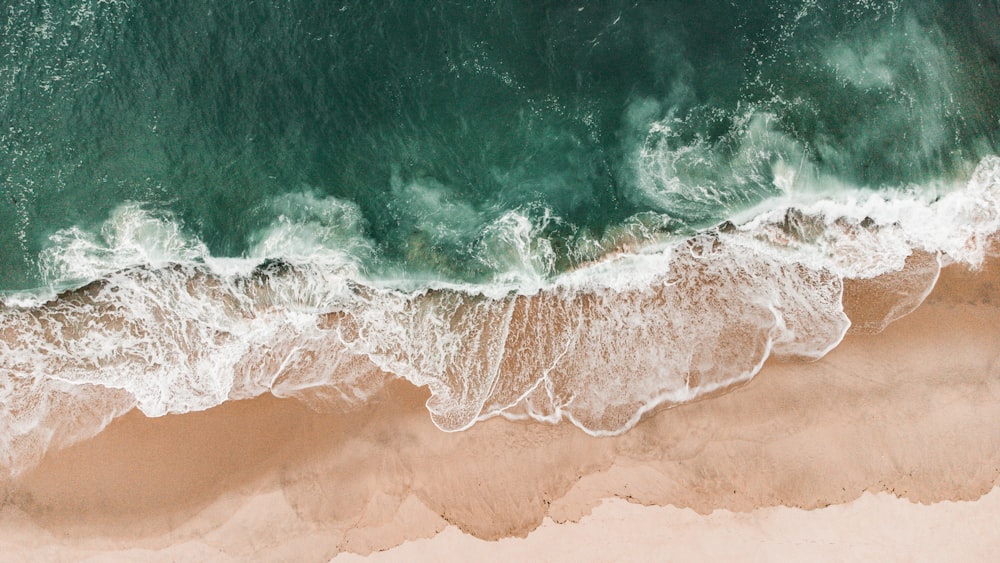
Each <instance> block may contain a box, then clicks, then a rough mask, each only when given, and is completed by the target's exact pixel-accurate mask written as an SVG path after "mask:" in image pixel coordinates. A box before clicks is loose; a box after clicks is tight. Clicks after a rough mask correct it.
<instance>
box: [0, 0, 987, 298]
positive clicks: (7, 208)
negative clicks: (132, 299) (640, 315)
mask: <svg viewBox="0 0 1000 563" xmlns="http://www.w3.org/2000/svg"><path fill="white" fill-rule="evenodd" d="M0 18H2V19H0V182H2V184H0V264H2V267H0V288H2V289H6V290H12V289H25V288H32V287H38V286H41V285H44V284H45V283H46V282H47V281H51V280H47V279H46V277H45V275H44V272H43V271H42V270H43V268H41V266H40V264H41V260H40V258H39V257H40V255H41V253H43V252H44V251H46V249H51V247H53V245H58V244H59V241H60V240H66V237H65V236H63V238H59V233H63V235H65V233H67V232H68V231H67V230H68V229H72V228H74V227H76V228H77V229H79V230H80V231H81V232H89V233H94V235H93V236H94V237H96V238H97V239H101V236H102V235H101V233H102V231H101V229H102V225H105V224H106V223H107V221H108V220H109V217H112V216H113V215H114V213H115V210H116V209H120V207H121V206H122V205H123V204H124V203H126V202H130V203H131V204H134V205H136V206H139V207H140V208H141V209H143V210H146V212H148V213H152V214H159V215H157V216H162V217H168V218H169V219H170V221H172V222H173V223H172V224H176V225H177V226H178V228H179V232H181V233H183V236H186V237H190V238H192V239H194V240H197V241H200V243H202V244H204V245H205V247H207V249H208V252H209V253H210V254H211V255H212V256H217V257H240V256H247V255H249V254H252V249H254V248H255V247H256V248H260V243H261V242H262V239H263V238H264V235H263V234H262V233H267V232H270V231H269V229H272V228H273V226H274V225H276V224H277V223H279V222H284V223H286V224H295V223H296V222H298V223H309V224H312V225H314V226H315V225H318V226H319V228H320V229H321V230H322V229H326V230H327V231H329V230H331V229H332V230H333V231H337V233H339V234H337V236H319V238H316V237H313V239H311V240H313V242H316V241H317V240H318V244H320V245H323V244H327V245H343V247H344V248H345V249H346V252H348V253H354V255H355V256H354V258H356V260H357V261H358V262H359V263H360V264H361V266H362V269H363V271H364V272H366V275H368V276H371V277H378V276H396V277H400V276H402V277H406V276H412V277H416V278H419V277H421V276H431V277H435V278H439V279H446V280H457V281H472V282H479V281H489V280H491V279H494V278H496V277H497V276H498V275H502V274H503V273H504V269H505V268H509V267H510V263H509V261H506V262H505V261H504V260H494V259H493V258H492V257H491V256H490V254H491V253H495V252H499V251H497V250H496V245H495V244H493V243H491V242H490V241H491V240H492V239H491V236H492V235H491V233H495V232H496V231H497V229H498V228H500V227H502V226H503V225H504V224H506V223H504V221H507V222H508V223H509V222H510V221H511V217H512V215H510V214H511V213H512V212H513V213H515V214H516V217H515V218H516V220H520V221H526V222H527V224H528V226H529V228H530V230H531V231H532V233H533V234H532V235H531V237H533V238H534V239H544V240H545V241H546V244H547V246H546V248H545V250H546V252H548V253H550V254H551V256H550V257H549V258H548V259H547V260H548V262H547V263H546V266H545V267H543V268H542V274H543V275H551V274H553V273H556V272H559V271H565V270H567V269H570V268H573V267H574V266H576V265H577V264H578V263H580V262H581V261H583V260H590V259H593V258H595V257H597V256H596V255H599V254H600V252H601V249H602V248H604V247H603V246H602V244H603V243H602V241H606V240H607V237H608V233H609V232H614V231H615V229H620V227H621V226H622V225H626V224H634V223H636V222H637V221H638V222H641V223H643V225H645V227H646V228H647V230H649V231H653V232H655V233H656V234H660V235H664V236H670V235H674V234H679V235H683V234H690V233H692V232H695V231H697V230H699V229H702V228H705V227H710V226H712V225H715V224H717V223H719V222H721V221H724V220H726V219H728V218H730V217H732V216H733V215H734V214H737V213H739V212H740V211H743V210H746V209H748V208H751V207H753V206H755V205H758V204H761V203H762V202H766V201H767V200H769V199H770V198H775V197H778V196H781V195H782V194H783V192H785V191H787V190H788V189H789V186H785V185H782V182H781V181H776V172H775V170H776V169H778V168H780V166H785V167H786V168H789V169H793V170H796V171H798V172H799V175H798V176H797V179H796V185H795V186H794V188H795V189H796V190H799V191H807V192H808V191H810V190H813V191H822V190H831V189H839V190H844V189H875V190H882V191H883V192H885V193H886V194H889V196H888V197H892V195H891V194H893V193H897V192H912V191H913V190H919V189H927V188H926V187H927V186H934V185H937V184H939V183H941V182H942V181H944V180H950V179H952V178H961V177H962V176H963V175H967V174H968V172H969V171H970V170H971V168H972V167H973V166H974V165H975V164H976V162H977V161H978V160H979V159H980V158H981V157H983V156H985V155H988V154H992V153H994V152H995V151H996V147H997V145H998V142H1000V133H998V131H1000V123H998V116H1000V95H998V94H997V92H998V91H1000V88H998V87H1000V65H998V62H997V61H998V56H1000V51H998V45H1000V42H998V39H997V34H998V32H997V29H1000V15H998V8H997V4H996V3H995V2H977V1H968V2H959V1H940V2H928V1H907V0H898V1H885V2H869V1H846V2H845V1H825V0H806V1H791V0H782V1H777V0H749V1H728V0H727V1H719V0H710V1H706V2H689V1H661V2H637V1H605V2H582V1H578V2H548V1H513V0H496V1H481V2H465V1H437V2H431V1H413V2H409V1H405V2H404V1H395V2H393V1H380V2H368V1H359V2H354V1H344V0H329V1H327V0H239V1H234V0H173V1H169V0H150V1H145V2H139V1H134V0H7V2H6V3H4V4H3V8H2V10H0ZM779 180H780V179H779ZM637 218H638V219H637ZM515 222H517V221H515ZM53 235H56V237H55V238H53ZM107 238H108V236H107V234H106V233H105V235H104V239H101V240H99V241H98V244H105V245H110V244H113V241H112V242H109V241H108V240H106V239H107ZM301 240H302V239H301V237H300V238H295V237H292V238H291V239H288V241H286V242H287V244H288V246H287V247H285V248H282V247H281V245H280V244H276V243H274V241H271V243H268V245H267V246H266V252H267V253H268V254H273V255H275V257H281V255H283V254H290V253H291V254H294V253H295V252H296V251H297V250H298V249H297V248H295V245H296V244H300V243H301ZM279 242H280V239H279ZM255 245H256V246H255ZM594 249H597V250H594ZM595 253H596V254H595ZM80 281H84V280H80Z"/></svg>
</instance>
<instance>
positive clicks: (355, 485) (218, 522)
mask: <svg viewBox="0 0 1000 563" xmlns="http://www.w3.org/2000/svg"><path fill="white" fill-rule="evenodd" d="M852 292H853V293H852ZM852 292H848V295H852V297H850V298H851V299H862V300H864V299H877V298H878V296H875V295H872V294H871V291H869V290H868V289H866V288H865V287H864V286H863V285H862V286H861V287H855V288H853V289H852ZM851 306H852V304H851V303H848V310H849V311H850V307H851ZM426 399H427V393H426V391H425V390H422V389H415V388H413V387H412V386H411V385H409V384H408V383H405V382H402V381H397V382H394V383H392V384H390V385H389V386H387V387H386V388H385V389H384V390H383V391H382V392H381V393H380V394H379V395H378V396H377V397H376V399H375V401H373V403H372V404H369V405H367V406H365V407H361V408H355V409H351V410H347V411H344V410H342V409H337V408H333V407H331V409H330V410H331V411H332V412H316V411H313V410H310V409H309V408H307V407H306V406H305V405H304V404H302V403H301V402H298V401H295V400H289V399H276V398H273V397H261V398H257V399H253V400H247V401H238V402H231V403H227V404H225V405H222V406H220V407H217V408H214V409H211V410H209V411H206V412H201V413H193V414H186V415H170V416H165V417H162V418H155V419H150V418H146V417H144V416H142V415H141V414H140V413H138V412H132V413H129V414H128V415H126V416H124V417H122V418H120V419H118V420H116V421H115V422H113V423H112V424H111V425H110V426H109V427H108V428H107V429H106V430H105V431H104V432H102V433H101V434H99V435H98V436H97V437H95V438H93V439H91V440H88V441H86V442H82V443H79V444H76V445H74V446H72V447H70V448H67V449H65V450H62V451H58V452H51V453H50V454H48V455H47V456H46V457H45V458H44V459H43V461H42V463H41V464H40V465H39V466H37V467H36V468H34V469H32V470H31V471H29V472H27V473H25V474H22V475H21V476H19V477H17V478H16V479H15V480H13V481H11V482H8V483H5V484H4V485H3V493H4V502H3V508H2V510H0V558H9V559H12V560H13V559H16V560H29V561H30V560H45V561H48V560H59V559H69V560H78V559H83V558H86V557H88V556H100V559H101V560H109V559H110V560H115V559H118V558H120V559H123V560H142V561H160V560H163V561H169V560H184V559H203V560H222V561H225V560H241V561H242V560H259V561H273V560H283V559H284V560H296V561H325V560H328V559H330V558H332V557H334V556H336V555H337V554H338V553H343V552H347V553H355V554H362V555H364V554H368V553H372V552H377V551H381V550H390V551H386V552H384V553H383V554H381V555H382V556H389V557H391V558H397V559H409V558H410V555H411V554H412V553H414V552H415V551H417V550H421V551H422V550H424V549H426V550H427V551H422V552H423V553H428V554H434V553H437V554H441V553H447V554H448V555H449V556H450V557H457V558H466V557H473V556H476V557H480V556H484V557H494V558H507V557H510V556H522V555H530V556H537V557H538V558H562V557H563V556H564V555H567V554H574V553H575V554H578V555H577V556H574V557H577V558H579V557H583V558H585V559H586V558H589V559H593V560H602V559H603V560H606V559H609V558H615V556H616V555H621V556H622V557H628V556H629V554H632V556H635V557H638V556H641V555H644V554H646V555H657V554H660V555H671V554H673V555H674V556H677V557H680V558H702V557H706V556H715V557H726V558H729V557H731V556H742V557H746V558H759V557H775V556H787V557H800V556H809V555H817V556H819V557H821V558H823V557H825V558H832V559H840V558H843V557H847V558H854V557H858V558H869V557H885V556H889V557H893V558H907V557H914V556H919V557H921V558H923V557H924V556H925V555H927V554H930V557H931V558H933V554H935V553H938V554H942V555H944V554H947V555H949V556H951V557H952V558H957V559H967V560H970V559H979V558H981V557H980V556H981V555H983V554H989V553H993V550H995V549H997V548H1000V533H998V532H992V531H991V528H995V526H989V525H988V523H989V522H995V521H996V519H997V517H1000V502H998V500H997V494H998V493H996V492H994V493H991V494H988V495H987V493H989V492H990V491H991V490H992V489H993V488H994V486H995V485H996V484H997V481H998V475H1000V267H998V263H997V262H996V261H995V260H994V261H993V262H991V263H990V264H988V265H987V267H986V268H984V269H983V270H981V271H979V272H976V273H968V272H966V271H964V269H962V268H957V267H949V268H946V269H945V271H944V272H943V273H942V276H941V279H940V280H939V281H938V284H937V287H936V288H935V290H934V291H933V292H932V293H931V295H930V296H929V297H928V299H927V301H926V302H925V303H924V304H923V305H921V306H920V307H919V308H918V309H917V310H916V311H915V312H913V313H912V314H910V315H908V316H906V317H904V318H903V319H901V320H899V321H897V322H895V323H893V324H891V325H890V326H889V327H888V328H887V329H886V330H885V331H884V332H882V333H879V334H875V335H870V334H850V335H848V337H847V338H846V339H845V340H844V342H843V343H842V344H841V345H840V346H839V347H838V348H837V349H835V350H834V351H833V352H831V353H830V354H829V355H828V356H826V357H825V358H823V359H822V360H820V361H818V362H813V363H799V362H785V363H782V362H769V363H768V364H767V365H766V366H765V368H764V369H763V371H762V372H761V373H760V374H759V375H758V376H757V377H756V378H755V379H754V380H752V381H751V382H750V383H749V384H747V385H745V386H743V387H741V388H739V389H735V390H733V391H731V392H729V393H727V394H724V395H721V396H716V397H712V398H710V399H706V400H701V401H698V402H695V403H692V404H687V405H682V406H679V407H675V408H670V409H664V410H660V411H659V412H656V413H655V414H651V415H648V416H647V417H646V418H645V419H644V420H643V421H642V422H641V423H640V424H639V425H638V426H636V427H635V428H634V429H632V430H631V431H629V432H627V433H625V434H624V435H622V436H618V437H614V438H593V437H590V436H587V435H585V434H584V433H583V432H581V431H580V430H578V429H576V428H575V427H572V426H570V425H568V424H561V425H556V426H550V425H545V424H539V423H518V422H510V421H506V420H502V419H492V420H488V421H485V422H481V423H479V424H476V425H475V426H473V427H472V428H471V429H469V430H467V431H464V432H459V433H444V432H441V431H440V430H438V429H437V428H436V427H434V425H433V424H432V423H431V421H430V418H429V416H428V414H427V411H426V409H425V408H424V406H423V402H424V401H425V400H426ZM983 495H987V496H985V497H984V496H983ZM604 499H618V500H611V501H606V500H604ZM950 501H962V502H960V503H958V504H953V503H951V502H950ZM927 505H929V506H927ZM803 511H808V512H803ZM577 522H578V523H577ZM866 522H868V523H870V525H863V524H864V523H866ZM539 526H541V528H539ZM657 530H659V532H657ZM678 530H684V533H680V532H679V531H678ZM529 534H530V535H529ZM512 536H513V537H516V538H523V537H525V536H527V539H513V540H511V539H508V540H504V541H502V542H500V543H481V542H480V541H479V540H497V539H500V538H509V537H512ZM421 538H433V539H431V540H430V543H429V544H428V543H424V542H423V540H421ZM723 538H725V539H723ZM414 540H417V541H414ZM646 540H648V542H646ZM626 544H627V545H626ZM588 545H590V546H593V548H592V549H586V547H587V546H588ZM616 546H618V547H616ZM740 547H744V548H745V549H746V550H745V551H742V550H740V549H736V551H726V550H728V549H730V548H740ZM813 548H815V550H813ZM625 549H633V550H636V551H631V552H626V551H624V550H625ZM838 549H839V550H841V551H837V550H838ZM435 550H437V551H435ZM573 550H576V551H573ZM619 550H621V551H619ZM928 550H929V551H928ZM934 550H940V551H934ZM477 554H479V555H477ZM345 557H346V556H345Z"/></svg>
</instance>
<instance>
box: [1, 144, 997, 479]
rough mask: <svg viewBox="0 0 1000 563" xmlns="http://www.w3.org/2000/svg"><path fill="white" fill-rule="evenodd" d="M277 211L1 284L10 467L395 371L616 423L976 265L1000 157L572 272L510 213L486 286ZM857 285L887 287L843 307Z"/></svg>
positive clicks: (332, 393)
mask: <svg viewBox="0 0 1000 563" xmlns="http://www.w3.org/2000/svg"><path fill="white" fill-rule="evenodd" d="M274 205H275V209H278V210H279V211H280V213H278V214H277V218H276V219H275V221H274V222H272V224H270V225H269V226H268V227H267V228H265V229H263V230H261V231H260V233H258V235H257V238H256V239H255V241H256V242H255V244H254V246H253V248H254V249H255V250H254V251H253V252H251V253H250V254H248V255H247V256H245V257H243V258H229V259H221V258H214V257H212V256H211V255H210V254H209V252H208V250H207V249H206V247H205V245H204V244H202V243H200V242H199V241H198V240H197V239H195V238H193V237H191V236H190V235H188V234H186V233H185V231H184V229H183V228H182V227H181V226H180V224H179V222H178V221H177V220H176V219H175V218H173V217H172V216H170V215H169V214H165V213H157V212H155V211H151V210H148V209H145V208H144V207H143V206H141V205H138V204H126V205H123V206H121V207H119V208H118V209H117V210H116V211H115V212H114V213H113V214H112V215H111V216H110V217H109V219H108V220H107V221H106V222H105V224H104V225H103V226H102V228H101V229H100V230H99V231H98V232H93V233H91V232H86V231H83V230H81V229H71V230H65V231H61V232H60V233H57V234H56V235H54V236H53V237H52V240H51V242H52V245H51V246H50V247H49V248H48V249H47V250H46V251H45V252H44V253H43V254H42V256H41V258H40V263H41V264H42V265H43V269H44V271H45V272H46V276H47V279H48V280H49V282H50V283H49V285H48V286H47V287H48V290H47V291H48V293H45V292H36V293H34V294H27V293H23V292H22V293H16V294H15V293H9V294H7V295H5V296H4V300H3V306H2V309H0V404H2V405H3V406H2V407H0V441H2V445H3V448H2V451H3V452H4V454H3V455H4V458H3V459H2V460H0V465H3V466H4V467H5V468H6V469H7V470H8V471H12V472H17V471H20V470H23V469H24V468H26V467H29V466H31V465H32V464H33V463H35V462H36V461H37V460H38V459H39V458H40V456H41V455H42V454H43V453H44V452H45V451H46V450H48V449H51V448H54V447H61V446H65V445H67V444H70V443H72V442H75V441H78V440H80V439H82V438H85V437H87V436H89V435H92V434H94V433H96V432H98V431H100V430H101V429H102V428H103V427H104V426H105V425H106V424H108V423H109V422H110V421H111V420H112V419H113V418H115V417H116V416H119V415H120V414H122V413H124V412H126V411H128V410H130V409H132V408H138V409H139V410H141V411H142V412H143V413H145V414H146V415H148V416H160V415H164V414H167V413H183V412H189V411H197V410H204V409H209V408H212V407H214V406H216V405H219V404H221V403H223V402H225V401H230V400H237V399H244V398H250V397H254V396H258V395H261V394H264V393H272V394H274V395H276V396H280V397H298V398H300V399H302V400H305V401H307V402H311V403H312V404H315V405H316V406H318V407H319V406H323V405H326V407H330V406H331V405H333V406H335V407H337V408H348V407H349V406H351V405H354V406H357V405H363V404H364V403H365V401H366V400H367V399H368V398H369V397H371V396H372V394H373V393H375V392H376V391H377V390H378V389H379V388H380V387H381V386H382V385H383V384H384V382H385V381H386V379H387V378H393V377H398V378H404V379H406V380H408V381H410V382H411V383H413V384H414V385H417V386H425V387H427V388H428V389H429V391H430V394H431V396H430V399H429V400H428V401H427V408H428V410H429V412H430V416H431V418H432V419H433V421H434V423H435V424H436V425H437V426H438V427H439V428H441V429H442V430H445V431H459V430H463V429H466V428H468V427H470V426H471V425H473V424H475V423H476V422H477V421H481V420H484V419H487V418H491V417H495V416H504V417H506V418H509V419H534V420H538V421H545V422H550V423H555V422H558V421H562V420H566V421H569V422H571V423H573V424H575V425H576V426H578V427H580V428H581V429H582V430H583V431H585V432H587V433H588V434H591V435H595V436H602V435H612V434H618V433H621V432H624V431H626V430H627V429H629V428H630V427H632V426H633V425H635V424H636V422H637V421H638V420H639V419H640V418H641V417H642V415H643V414H644V413H645V412H648V411H649V410H651V409H654V408H657V407H660V406H665V405H666V406H669V405H675V404H680V403H684V402H687V401H692V400H695V399H697V398H699V397H704V396H706V395H707V394H710V393H713V392H717V391H720V390H724V389H727V388H731V387H733V386H735V385H738V384H740V383H743V382H746V381H748V380H749V379H751V378H752V377H753V376H754V375H755V374H756V373H757V372H758V371H759V370H760V368H761V366H762V365H763V363H764V362H765V360H767V359H768V358H771V357H774V358H778V359H800V360H815V359H818V358H820V357H822V356H823V355H825V354H826V353H827V352H829V351H830V350H831V349H833V348H834V347H836V346H837V344H838V343H839V342H840V341H841V339H842V338H843V337H844V335H845V334H846V333H847V332H848V330H849V329H850V328H851V323H852V320H851V319H852V318H854V319H855V320H856V321H857V322H856V323H855V326H854V330H857V331H867V332H876V331H879V330H882V329H883V328H884V327H885V326H886V325H887V324H888V323H889V322H892V321H893V320H895V319H897V318H899V317H901V316H903V315H905V314H906V313H908V312H910V311H912V310H913V309H914V308H915V307H916V306H918V305H919V304H920V302H921V301H922V300H923V298H924V297H925V296H926V295H927V293H928V292H929V291H930V289H931V288H932V287H933V285H934V283H935V281H936V279H937V275H938V272H939V271H940V268H941V266H942V264H946V263H949V262H963V263H966V264H969V265H971V266H976V265H979V264H980V263H981V262H982V260H983V259H984V256H985V255H986V252H987V243H988V238H989V237H990V236H991V235H992V234H993V233H995V232H997V231H1000V158H996V157H989V158H986V159H984V160H983V161H982V162H981V163H980V164H979V166H978V167H977V168H976V170H975V172H974V173H973V174H972V175H971V177H970V179H969V180H968V182H967V183H966V184H965V186H964V187H961V188H959V189H956V190H953V191H951V192H949V193H947V194H945V195H943V196H940V197H937V198H933V199H930V200H928V199H927V198H923V197H921V196H919V195H917V194H916V192H914V193H913V194H910V195H907V194H904V193H897V194H895V195H893V196H891V197H890V196H889V195H886V194H879V193H865V192H861V191H854V192H850V193H847V194H842V196H841V197H839V198H824V199H819V198H814V200H812V201H807V200H804V199H800V200H795V199H794V196H793V195H789V194H786V196H784V197H783V198H777V199H774V200H771V202H770V203H769V205H768V206H767V207H758V208H756V209H754V210H752V211H751V212H747V213H746V214H745V216H744V217H740V218H737V219H738V220H734V221H733V222H726V223H724V224H722V225H719V226H717V227H715V228H712V229H707V230H705V231H703V232H701V233H698V234H696V235H694V236H691V237H687V238H682V239H673V240H669V239H663V238H661V239H657V240H653V239H652V237H649V236H646V235H645V234H644V233H647V230H646V229H647V227H648V226H649V224H650V222H651V221H652V220H651V219H649V218H648V217H645V218H644V217H636V218H634V220H633V221H632V222H630V223H627V224H626V226H625V227H623V228H622V229H621V230H620V231H618V232H617V233H611V234H609V235H607V236H606V238H605V240H603V241H602V242H601V244H602V245H603V246H601V248H602V249H603V255H602V256H601V257H600V258H599V259H596V260H594V261H592V262H589V263H586V264H584V265H582V266H580V267H578V268H576V269H574V270H572V271H568V272H564V273H553V272H552V271H551V270H547V269H546V268H547V266H544V264H545V263H546V255H547V254H546V253H547V248H548V247H547V242H546V241H545V240H543V238H544V230H538V229H534V228H533V227H532V225H533V224H534V223H532V221H530V220H528V219H526V218H525V217H523V216H520V215H518V214H516V213H512V214H510V215H508V216H506V217H505V218H504V219H503V220H502V221H498V222H497V223H496V224H494V225H492V226H491V229H492V231H491V233H492V235H491V237H489V238H486V239H484V240H487V241H493V242H490V243H489V244H493V245H494V246H493V247H490V246H489V244H487V243H484V244H485V245H486V246H484V247H483V249H484V250H483V252H487V250H489V249H490V248H492V249H493V251H494V253H493V254H489V256H490V259H494V260H505V261H506V262H504V264H505V267H507V268H508V270H509V272H511V273H510V275H508V276H506V277H504V276H500V277H498V278H497V279H496V280H494V282H493V283H489V284H469V283H465V284H463V283H445V282H440V281H427V280H423V281H422V282H420V283H416V282H414V281H413V280H406V279H389V278H381V279H376V278H373V277H370V276H369V275H368V274H367V273H366V270H365V268H364V264H363V261H361V260H359V258H358V257H359V256H364V255H365V253H366V252H368V250H369V246H368V245H367V243H366V241H365V240H364V239H363V237H361V236H360V235H359V234H358V233H360V229H358V225H357V217H359V215H357V214H356V213H355V211H356V210H354V209H353V208H352V207H351V206H350V205H349V204H345V203H343V202H339V201H337V200H333V199H329V198H328V199H323V198H318V197H317V196H314V195H311V194H308V193H305V194H298V195H292V196H283V198H282V199H280V200H275V203H274ZM647 234H648V233H647ZM608 237H610V238H608ZM651 241H652V242H651ZM497 248H499V249H500V250H496V249H497ZM487 254H488V253H487ZM539 264H543V266H539ZM529 273H530V275H528V274H529ZM845 280H846V282H845ZM856 280H863V281H864V282H865V283H867V284H869V285H868V286H866V287H868V288H869V289H871V288H875V289H876V291H874V292H873V295H875V296H876V298H875V301H878V302H877V303H872V302H869V303H868V304H867V306H866V307H864V308H862V309H861V310H859V311H855V312H852V313H851V318H849V315H848V314H847V312H845V299H844V295H845V283H848V282H853V281H856ZM67 286H69V287H70V288H69V289H67V288H66V287H67Z"/></svg>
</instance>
